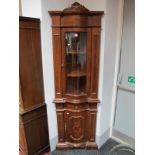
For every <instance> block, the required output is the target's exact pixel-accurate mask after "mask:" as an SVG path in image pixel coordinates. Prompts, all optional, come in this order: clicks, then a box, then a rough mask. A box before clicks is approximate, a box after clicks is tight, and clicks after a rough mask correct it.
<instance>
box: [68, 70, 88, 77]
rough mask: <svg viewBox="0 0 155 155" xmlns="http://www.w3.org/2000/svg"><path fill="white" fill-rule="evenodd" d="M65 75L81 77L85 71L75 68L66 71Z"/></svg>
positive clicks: (84, 74)
mask: <svg viewBox="0 0 155 155" xmlns="http://www.w3.org/2000/svg"><path fill="white" fill-rule="evenodd" d="M67 76H68V77H82V76H86V73H85V72H82V71H79V70H76V71H72V72H70V73H68V74H67Z"/></svg>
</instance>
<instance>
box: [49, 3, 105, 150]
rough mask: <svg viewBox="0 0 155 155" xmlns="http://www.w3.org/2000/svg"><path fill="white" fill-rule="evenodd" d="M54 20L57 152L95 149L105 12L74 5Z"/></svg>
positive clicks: (77, 4)
mask: <svg viewBox="0 0 155 155" xmlns="http://www.w3.org/2000/svg"><path fill="white" fill-rule="evenodd" d="M49 14H50V16H51V18H52V37H53V39H52V40H53V56H54V79H55V99H54V103H55V105H56V112H57V122H58V136H59V138H58V141H59V142H58V144H57V149H60V150H61V149H63V150H64V149H71V148H87V149H96V148H97V144H96V142H95V136H96V114H97V104H98V103H99V99H98V75H99V51H100V31H101V17H102V15H103V14H104V12H103V11H89V10H88V9H87V8H85V7H84V6H82V5H80V4H79V3H77V2H75V3H74V4H72V6H71V7H69V8H66V9H64V10H63V11H49Z"/></svg>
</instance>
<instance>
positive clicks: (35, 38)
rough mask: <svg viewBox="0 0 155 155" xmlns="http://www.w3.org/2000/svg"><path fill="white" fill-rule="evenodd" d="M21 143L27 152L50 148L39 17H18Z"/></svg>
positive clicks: (27, 154) (28, 154) (21, 146)
mask: <svg viewBox="0 0 155 155" xmlns="http://www.w3.org/2000/svg"><path fill="white" fill-rule="evenodd" d="M19 79H20V82H19V147H20V150H21V151H22V152H23V154H24V155H34V154H35V155H37V154H39V153H41V152H43V151H45V150H46V149H48V148H49V135H48V126H47V111H46V104H45V99H44V87H43V72H42V59H41V37H40V20H39V19H35V18H27V17H20V18H19Z"/></svg>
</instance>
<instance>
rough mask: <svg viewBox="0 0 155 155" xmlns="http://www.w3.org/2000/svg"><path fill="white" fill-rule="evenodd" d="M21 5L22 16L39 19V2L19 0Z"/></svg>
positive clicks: (37, 0)
mask: <svg viewBox="0 0 155 155" xmlns="http://www.w3.org/2000/svg"><path fill="white" fill-rule="evenodd" d="M21 3H22V13H23V14H22V15H23V16H26V17H34V18H41V0H21Z"/></svg>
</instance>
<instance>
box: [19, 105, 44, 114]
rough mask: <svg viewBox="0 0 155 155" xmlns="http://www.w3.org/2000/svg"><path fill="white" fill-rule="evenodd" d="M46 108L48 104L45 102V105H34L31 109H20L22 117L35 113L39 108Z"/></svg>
mask: <svg viewBox="0 0 155 155" xmlns="http://www.w3.org/2000/svg"><path fill="white" fill-rule="evenodd" d="M44 106H46V104H45V103H44V102H43V103H39V104H37V105H34V106H32V107H29V108H21V107H20V108H19V113H20V115H24V114H26V113H29V112H32V111H34V110H36V109H38V108H41V107H44Z"/></svg>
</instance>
